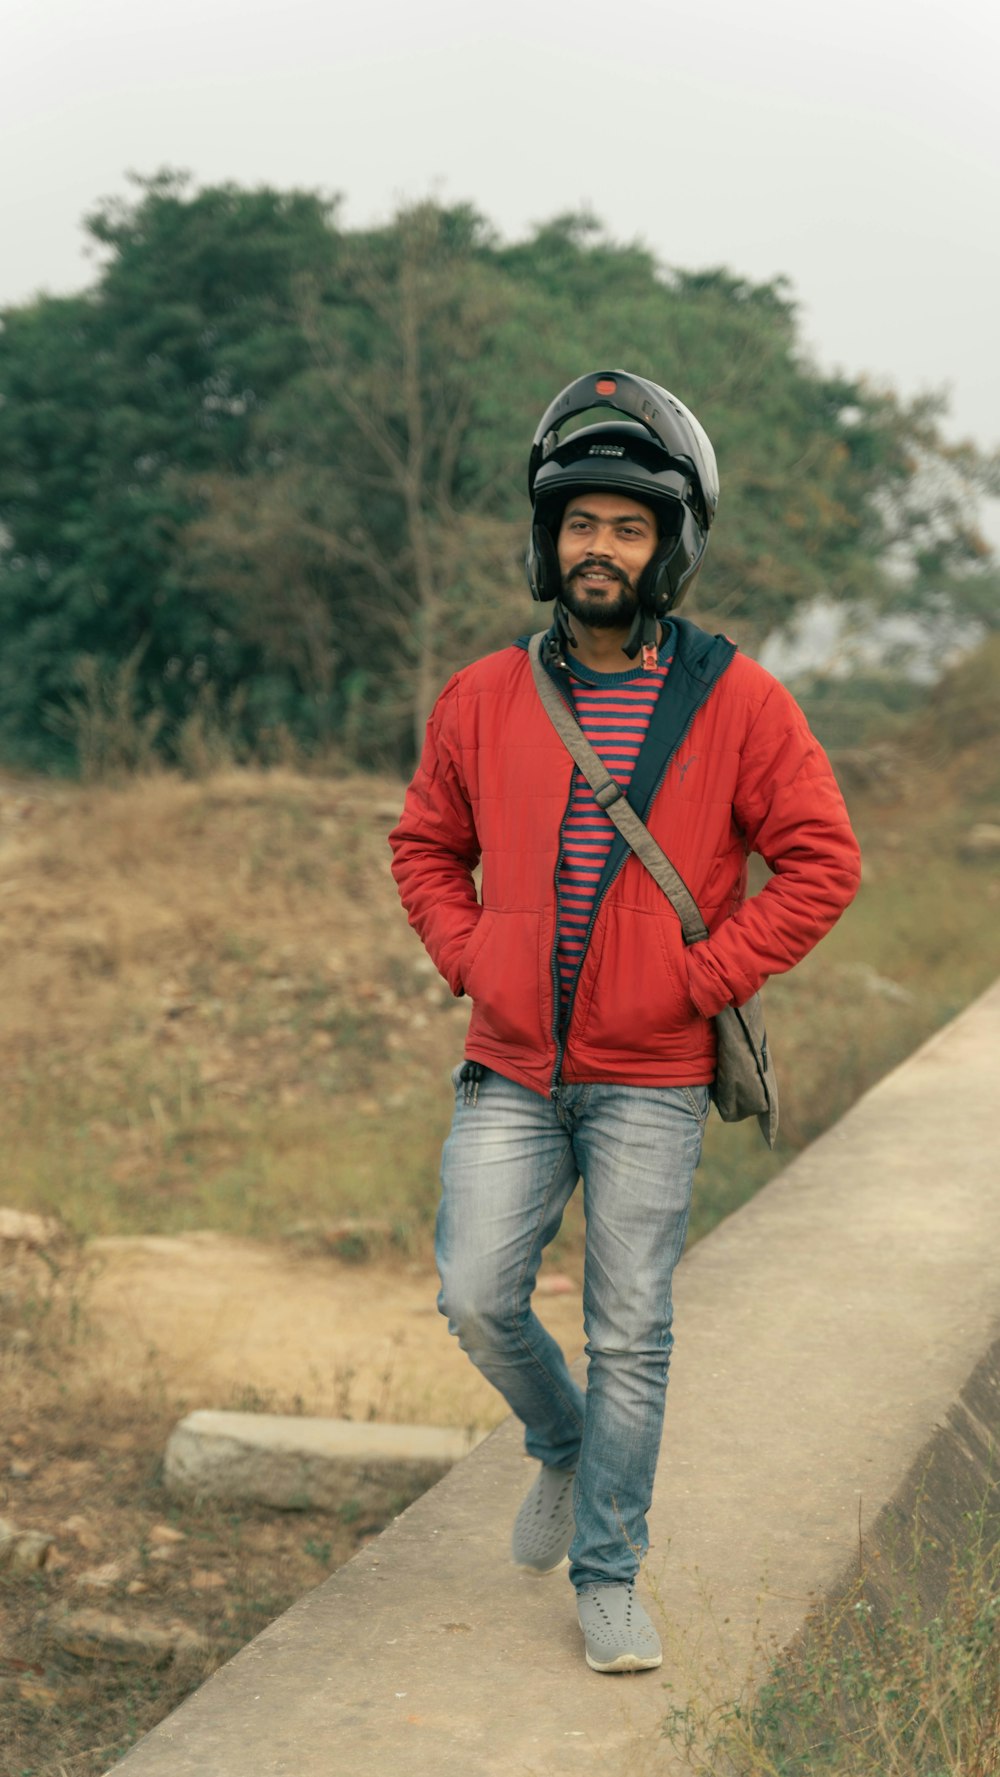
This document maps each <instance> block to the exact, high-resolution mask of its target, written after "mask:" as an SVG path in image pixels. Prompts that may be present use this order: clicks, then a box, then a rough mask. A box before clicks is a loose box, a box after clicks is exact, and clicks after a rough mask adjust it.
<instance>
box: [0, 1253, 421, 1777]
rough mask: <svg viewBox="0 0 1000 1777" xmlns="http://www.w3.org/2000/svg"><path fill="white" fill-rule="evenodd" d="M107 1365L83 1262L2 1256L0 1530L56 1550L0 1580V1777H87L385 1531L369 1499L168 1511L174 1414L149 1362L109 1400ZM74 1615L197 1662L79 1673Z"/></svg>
mask: <svg viewBox="0 0 1000 1777" xmlns="http://www.w3.org/2000/svg"><path fill="white" fill-rule="evenodd" d="M0 1250H2V1249H0ZM98 1356H99V1357H100V1358H101V1360H102V1361H100V1362H98V1363H95V1361H94V1360H95V1357H98ZM103 1359H104V1354H101V1353H99V1351H98V1348H97V1345H96V1335H95V1331H94V1329H93V1328H92V1327H91V1326H90V1324H89V1319H88V1262H87V1259H86V1257H85V1255H84V1254H82V1253H81V1252H80V1251H78V1250H74V1249H73V1248H64V1247H59V1248H57V1249H55V1250H54V1251H52V1252H50V1253H48V1254H41V1255H39V1254H32V1253H25V1252H24V1251H20V1252H14V1253H12V1252H11V1251H10V1249H9V1248H8V1251H7V1256H6V1260H5V1261H4V1262H2V1263H0V1477H2V1478H0V1517H3V1518H5V1519H6V1520H8V1521H10V1522H13V1523H14V1524H15V1525H16V1527H17V1528H18V1530H22V1531H23V1530H37V1531H41V1532H43V1533H45V1534H47V1535H48V1536H51V1537H54V1539H55V1544H54V1547H53V1548H52V1549H51V1551H50V1553H49V1558H48V1560H47V1561H46V1564H45V1566H44V1567H42V1568H41V1569H39V1570H37V1571H33V1572H26V1573H20V1574H19V1573H16V1572H13V1571H11V1569H10V1568H9V1567H8V1568H4V1569H2V1570H0V1719H2V1722H3V1731H2V1733H0V1777H99V1774H100V1773H101V1772H103V1771H105V1770H107V1769H108V1767H109V1766H110V1765H112V1764H113V1763H115V1762H116V1761H117V1759H118V1758H119V1757H120V1756H122V1755H123V1754H124V1752H125V1751H126V1750H127V1749H128V1747H129V1746H131V1745H132V1744H133V1743H134V1741H135V1740H136V1739H138V1738H139V1736H140V1735H141V1734H143V1733H145V1732H146V1731H147V1730H148V1729H149V1728H150V1727H152V1726H153V1725H154V1724H155V1723H156V1722H157V1721H159V1720H161V1719H162V1717H163V1716H164V1715H165V1714H166V1713H167V1712H168V1711H169V1710H170V1709H172V1708H174V1707H175V1706H176V1705H177V1704H178V1703H179V1702H180V1701H181V1700H182V1698H183V1697H184V1696H185V1695H186V1694H187V1693H188V1692H189V1691H190V1690H191V1689H192V1688H194V1687H195V1686H196V1685H198V1684H199V1683H201V1682H202V1681H203V1679H204V1678H205V1677H206V1676H207V1675H208V1673H209V1672H211V1671H212V1670H213V1669H214V1668H215V1667H216V1666H218V1665H219V1664H220V1663H221V1662H222V1661H223V1660H225V1659H228V1658H229V1657H230V1656H231V1655H232V1654H233V1653H235V1652H236V1650H237V1649H238V1648H239V1647H241V1646H242V1645H243V1644H244V1643H245V1642H246V1641H248V1640H249V1639H250V1638H251V1637H252V1636H254V1635H256V1634H258V1633H259V1631H260V1630H261V1629H262V1628H264V1626H265V1625H266V1624H267V1623H268V1622H270V1621H271V1620H272V1619H273V1618H274V1617H275V1616H277V1615H278V1614H279V1613H280V1612H281V1611H283V1610H285V1609H287V1607H288V1606H289V1605H290V1604H291V1603H293V1602H294V1600H295V1599H296V1598H298V1597H301V1595H302V1593H303V1592H305V1591H308V1590H309V1588H310V1587H311V1586H313V1585H316V1584H317V1583H318V1582H319V1581H320V1580H321V1579H323V1578H324V1577H325V1575H326V1574H327V1573H328V1572H329V1571H331V1570H332V1569H333V1568H335V1567H337V1566H339V1565H340V1564H341V1563H342V1562H343V1561H346V1560H347V1559H348V1558H349V1557H350V1556H351V1555H352V1554H354V1553H355V1551H356V1550H357V1548H358V1547H359V1546H360V1544H361V1543H363V1542H364V1541H366V1540H368V1539H369V1538H370V1537H371V1536H372V1535H374V1534H375V1533H376V1532H377V1531H378V1530H379V1529H381V1527H382V1522H383V1519H382V1518H380V1517H378V1516H374V1515H373V1513H372V1510H371V1509H370V1508H369V1506H368V1505H367V1504H366V1502H365V1500H364V1499H363V1498H359V1499H357V1500H355V1501H352V1502H350V1505H349V1508H347V1509H345V1510H344V1511H343V1512H342V1513H341V1514H340V1515H339V1516H330V1515H329V1514H321V1513H287V1514H281V1513H276V1512H269V1511H266V1510H264V1509H255V1508H253V1507H246V1506H244V1507H240V1508H238V1509H237V1508H225V1507H221V1506H218V1505H214V1506H213V1505H210V1504H209V1505H205V1504H201V1505H196V1504H193V1503H190V1502H184V1503H183V1504H178V1503H177V1502H175V1501H174V1500H172V1499H171V1498H170V1497H169V1496H168V1495H167V1494H166V1492H165V1490H164V1488H163V1485H162V1480H161V1464H162V1454H163V1449H164V1446H165V1443H166V1439H167V1436H168V1434H169V1432H170V1430H171V1429H172V1426H173V1424H174V1422H175V1420H176V1411H175V1409H174V1408H173V1407H172V1405H171V1403H170V1401H169V1400H168V1399H167V1396H166V1393H165V1391H164V1390H163V1389H162V1388H161V1387H160V1386H159V1385H158V1377H157V1372H156V1367H155V1362H152V1361H151V1362H149V1363H147V1365H146V1366H145V1368H142V1367H141V1366H140V1368H139V1369H138V1370H131V1371H130V1372H129V1373H128V1374H127V1375H126V1374H125V1373H124V1371H123V1374H122V1375H121V1377H120V1378H119V1380H118V1384H117V1386H115V1384H114V1380H113V1378H112V1380H111V1382H109V1372H108V1369H107V1365H106V1362H104V1361H103ZM225 1404H227V1405H230V1404H231V1405H234V1406H238V1405H245V1404H247V1403H245V1402H241V1401H238V1400H235V1399H234V1400H233V1401H232V1402H231V1403H229V1402H227V1403H225ZM266 1405H267V1407H268V1408H270V1409H272V1410H277V1411H281V1410H287V1411H292V1410H294V1403H290V1402H283V1401H281V1400H279V1399H270V1400H268V1401H267V1402H266ZM405 1503H406V1502H405V1501H403V1500H400V1501H399V1502H398V1506H399V1507H401V1506H402V1505H403V1504H405ZM83 1608H90V1609H97V1610H99V1611H100V1612H102V1613H111V1614H113V1615H114V1616H116V1617H119V1618H123V1619H125V1620H126V1622H130V1623H131V1624H133V1625H135V1624H136V1622H137V1620H141V1621H142V1622H143V1623H152V1624H153V1625H155V1626H158V1627H160V1628H173V1627H176V1626H182V1627H183V1628H185V1629H187V1630H192V1631H194V1632H195V1634H196V1635H198V1636H200V1637H201V1638H202V1640H203V1646H202V1647H201V1648H195V1649H194V1650H193V1651H192V1652H190V1653H189V1654H187V1655H186V1656H183V1657H179V1658H176V1659H174V1660H173V1661H171V1662H170V1663H168V1664H166V1665H164V1666H162V1667H159V1668H155V1669H154V1668H150V1669H148V1670H147V1669H142V1668H136V1667H135V1666H131V1665H128V1664H122V1663H120V1662H119V1661H117V1660H115V1659H113V1658H110V1657H109V1658H102V1659H82V1658H74V1657H72V1656H70V1655H67V1654H65V1653H63V1652H61V1651H60V1650H59V1649H58V1647H56V1646H55V1645H54V1642H53V1638H52V1634H51V1624H52V1622H53V1620H54V1619H56V1618H58V1616H59V1615H60V1614H61V1613H63V1612H65V1611H68V1610H69V1611H77V1610H80V1609H83Z"/></svg>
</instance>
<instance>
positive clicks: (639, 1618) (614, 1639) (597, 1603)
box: [577, 1586, 663, 1672]
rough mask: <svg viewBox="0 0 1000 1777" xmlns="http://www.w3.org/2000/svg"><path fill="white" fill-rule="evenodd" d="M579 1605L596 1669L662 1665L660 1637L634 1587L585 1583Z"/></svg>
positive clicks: (643, 1669) (634, 1669)
mask: <svg viewBox="0 0 1000 1777" xmlns="http://www.w3.org/2000/svg"><path fill="white" fill-rule="evenodd" d="M577 1608H578V1610H579V1613H580V1627H581V1629H582V1630H583V1634H584V1639H585V1641H586V1646H587V1665H588V1666H589V1667H590V1668H591V1670H592V1671H594V1672H648V1671H649V1670H650V1669H651V1668H652V1667H654V1666H662V1664H663V1650H662V1648H661V1647H660V1638H659V1636H658V1635H657V1633H656V1630H655V1629H654V1628H653V1625H652V1623H651V1622H650V1620H649V1618H648V1616H647V1615H646V1612H645V1611H644V1610H643V1608H642V1605H641V1604H640V1603H639V1600H638V1598H637V1597H636V1595H635V1588H634V1587H633V1586H584V1587H582V1588H581V1590H580V1592H579V1594H578V1596H577Z"/></svg>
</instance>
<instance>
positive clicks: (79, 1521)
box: [59, 1512, 101, 1553]
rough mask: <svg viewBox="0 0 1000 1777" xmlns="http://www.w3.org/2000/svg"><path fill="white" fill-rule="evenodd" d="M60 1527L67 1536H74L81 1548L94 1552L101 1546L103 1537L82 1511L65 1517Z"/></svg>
mask: <svg viewBox="0 0 1000 1777" xmlns="http://www.w3.org/2000/svg"><path fill="white" fill-rule="evenodd" d="M59 1529H60V1531H61V1532H64V1533H65V1534H66V1535H67V1536H71V1537H73V1538H74V1540H75V1541H76V1542H78V1543H79V1545H80V1547H81V1549H86V1550H87V1551H88V1553H93V1551H94V1550H95V1549H99V1548H100V1546H101V1538H100V1536H99V1534H98V1532H97V1531H96V1530H95V1529H94V1527H93V1525H92V1524H91V1522H90V1520H89V1518H85V1517H84V1516H83V1513H82V1512H74V1513H73V1515H72V1517H69V1518H64V1519H63V1521H62V1523H61V1524H60V1526H59Z"/></svg>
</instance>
